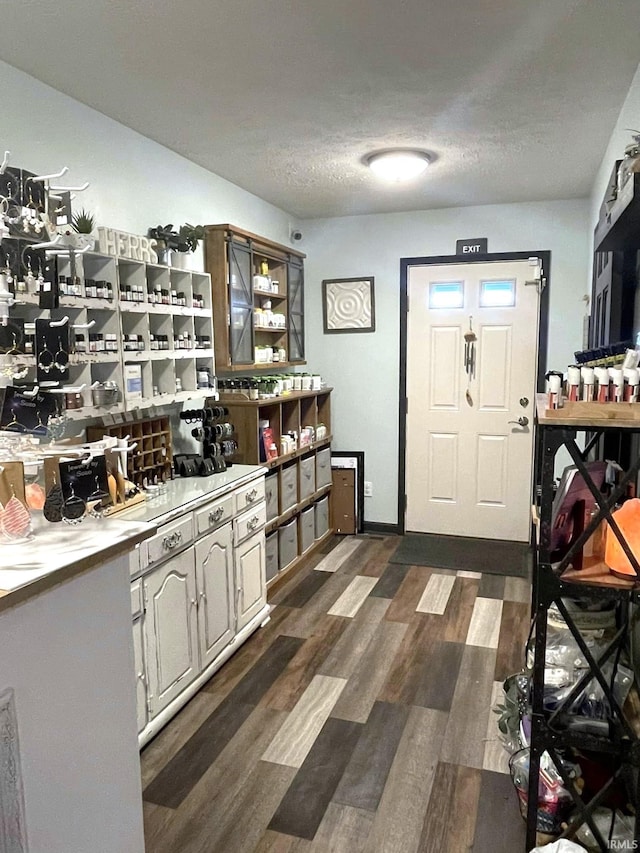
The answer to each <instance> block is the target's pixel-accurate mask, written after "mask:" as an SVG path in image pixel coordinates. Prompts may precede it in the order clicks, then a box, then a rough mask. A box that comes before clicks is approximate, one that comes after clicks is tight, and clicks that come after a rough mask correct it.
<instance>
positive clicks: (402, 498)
mask: <svg viewBox="0 0 640 853" xmlns="http://www.w3.org/2000/svg"><path fill="white" fill-rule="evenodd" d="M529 258H540V260H541V261H542V269H543V271H544V276H543V280H544V287H543V289H542V293H541V294H540V303H539V310H540V316H539V322H538V375H537V383H536V384H537V390H538V391H544V382H545V373H546V372H547V342H548V339H549V288H550V284H551V252H550V251H549V250H545V251H533V252H493V253H487V254H484V255H474V256H473V257H462V256H460V255H436V256H428V257H423V258H420V257H417V258H400V396H399V424H398V438H399V441H398V525H397V529H398V533H399V534H401V535H404V533H405V521H406V493H405V490H406V453H407V404H408V401H407V319H408V318H407V299H408V288H407V285H408V277H409V268H410V267H417V266H422V267H424V266H445V265H447V264H451V265H452V266H453V265H455V264H457V265H463V264H464V265H467V264H486V263H491V262H492V261H526V260H528V259H529ZM532 426H533V428H534V430H535V424H532ZM533 445H534V448H535V446H536V439H535V432H534V436H533Z"/></svg>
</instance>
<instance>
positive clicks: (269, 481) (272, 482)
mask: <svg viewBox="0 0 640 853" xmlns="http://www.w3.org/2000/svg"><path fill="white" fill-rule="evenodd" d="M264 482H265V495H266V500H267V521H271V520H272V519H274V518H277V517H278V494H279V489H278V472H277V471H274V472H273V473H272V474H269V475H268V476H267V477H265V481H264Z"/></svg>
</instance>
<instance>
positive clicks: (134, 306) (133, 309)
mask: <svg viewBox="0 0 640 853" xmlns="http://www.w3.org/2000/svg"><path fill="white" fill-rule="evenodd" d="M119 305H120V310H121V311H122V313H123V314H148V313H149V309H150V308H152V307H154V306H152V305H149V304H148V303H146V302H122V301H120V303H119ZM164 307H165V308H167V307H168V306H167V305H165V306H164Z"/></svg>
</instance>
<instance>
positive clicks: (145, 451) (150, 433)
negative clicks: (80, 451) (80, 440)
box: [87, 417, 173, 487]
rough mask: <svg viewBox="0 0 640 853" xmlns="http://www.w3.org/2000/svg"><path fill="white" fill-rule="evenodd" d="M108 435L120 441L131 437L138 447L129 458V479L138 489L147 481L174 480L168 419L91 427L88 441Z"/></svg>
mask: <svg viewBox="0 0 640 853" xmlns="http://www.w3.org/2000/svg"><path fill="white" fill-rule="evenodd" d="M105 435H110V436H115V437H116V438H126V437H127V436H128V437H129V443H130V444H137V447H136V448H135V450H132V451H131V453H129V454H128V455H127V477H128V479H129V480H131V482H133V483H135V484H136V486H140V487H142V486H144V480H146V481H147V483H153V482H154V481H155V480H159V481H161V482H165V481H166V480H169V479H170V478H171V467H172V464H173V451H172V444H171V425H170V422H169V418H168V417H158V418H147V419H142V420H139V421H132V422H131V421H127V422H125V423H122V424H114V425H113V426H108V427H101V426H90V427H87V441H100V439H101V438H102V437H103V436H105Z"/></svg>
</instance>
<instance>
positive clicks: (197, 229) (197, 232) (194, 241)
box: [178, 222, 204, 252]
mask: <svg viewBox="0 0 640 853" xmlns="http://www.w3.org/2000/svg"><path fill="white" fill-rule="evenodd" d="M178 238H179V240H180V243H184V244H186V245H187V246H188V247H189V248H188V251H190V252H195V250H196V249H197V248H198V243H199V241H200V240H204V227H203V226H202V225H189V223H188V222H185V224H184V225H182V226H181V227H180V231H179V232H178ZM181 251H184V250H181Z"/></svg>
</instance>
